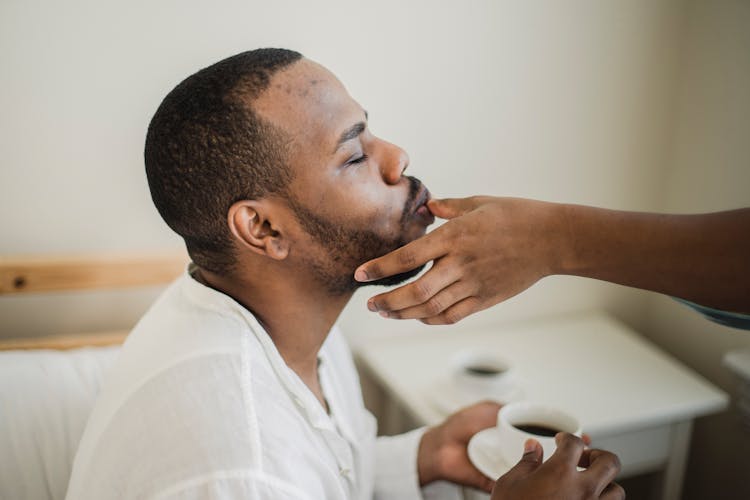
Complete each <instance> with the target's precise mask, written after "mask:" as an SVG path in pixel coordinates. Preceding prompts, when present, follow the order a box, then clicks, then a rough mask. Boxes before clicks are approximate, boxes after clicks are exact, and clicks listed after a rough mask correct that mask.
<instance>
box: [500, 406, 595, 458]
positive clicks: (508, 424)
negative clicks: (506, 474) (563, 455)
mask: <svg viewBox="0 0 750 500" xmlns="http://www.w3.org/2000/svg"><path fill="white" fill-rule="evenodd" d="M497 427H498V435H499V446H500V450H499V451H500V455H501V456H502V458H503V459H504V460H505V462H506V463H509V464H515V463H516V462H518V460H520V458H521V456H523V449H524V444H525V443H526V441H527V440H528V439H535V440H537V441H538V442H539V444H541V445H542V448H543V449H544V460H547V459H548V458H549V457H551V456H552V454H553V453H554V452H555V449H557V444H556V443H555V434H557V432H569V433H570V434H573V435H575V436H578V437H580V436H581V425H580V423H579V422H578V419H576V418H575V417H573V416H572V415H570V414H568V413H566V412H564V411H562V410H558V409H557V408H552V407H550V406H546V405H542V404H538V403H534V402H530V401H519V402H516V403H509V404H507V405H505V406H503V407H502V408H501V409H500V411H499V412H498V413H497ZM519 427H520V428H519ZM542 429H545V430H549V431H551V432H550V433H549V434H548V435H543V434H541V433H540V431H541V430H542ZM550 434H551V435H550Z"/></svg>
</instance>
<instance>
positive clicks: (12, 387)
mask: <svg viewBox="0 0 750 500" xmlns="http://www.w3.org/2000/svg"><path fill="white" fill-rule="evenodd" d="M119 352H120V346H112V347H91V348H82V349H73V350H69V351H49V350H33V351H5V352H0V499H34V500H37V499H39V500H43V499H50V500H62V499H64V498H65V491H66V490H67V487H68V480H69V479H70V472H71V469H72V466H73V459H74V458H75V453H76V449H77V447H78V442H79V441H80V439H81V435H82V434H83V429H84V427H85V426H86V421H87V420H88V416H89V413H90V412H91V409H92V408H93V405H94V400H95V398H96V395H97V394H98V392H99V388H100V386H101V381H102V377H103V374H104V372H105V371H106V370H107V369H109V367H110V366H112V364H113V363H114V361H115V359H116V358H117V356H118V354H119Z"/></svg>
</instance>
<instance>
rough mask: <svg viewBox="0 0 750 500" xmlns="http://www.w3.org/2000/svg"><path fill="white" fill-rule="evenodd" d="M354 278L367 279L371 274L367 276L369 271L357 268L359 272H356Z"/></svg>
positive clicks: (358, 279)
mask: <svg viewBox="0 0 750 500" xmlns="http://www.w3.org/2000/svg"><path fill="white" fill-rule="evenodd" d="M354 279H355V280H357V281H367V280H368V279H370V278H369V276H367V272H365V270H364V269H357V272H356V273H354Z"/></svg>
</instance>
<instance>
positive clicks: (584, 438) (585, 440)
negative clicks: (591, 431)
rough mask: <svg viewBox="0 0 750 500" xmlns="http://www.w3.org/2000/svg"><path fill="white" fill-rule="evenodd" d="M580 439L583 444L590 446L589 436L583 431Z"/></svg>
mask: <svg viewBox="0 0 750 500" xmlns="http://www.w3.org/2000/svg"><path fill="white" fill-rule="evenodd" d="M581 440H582V441H583V444H585V445H586V446H591V436H589V435H588V434H586V433H585V432H584V433H583V434H581Z"/></svg>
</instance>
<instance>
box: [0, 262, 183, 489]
mask: <svg viewBox="0 0 750 500" xmlns="http://www.w3.org/2000/svg"><path fill="white" fill-rule="evenodd" d="M186 264H187V256H185V255H184V254H182V253H176V252H173V253H156V254H153V253H151V254H139V255H68V256H34V257H25V256H21V257H0V300H3V298H4V297H7V296H17V295H19V294H45V293H49V292H63V291H72V290H107V289H114V288H124V287H144V286H163V285H165V284H166V283H169V282H170V281H172V280H173V279H175V278H176V277H177V276H179V275H180V274H181V273H182V272H184V269H185V266H186ZM127 333H128V331H127V330H114V331H102V332H88V333H80V334H66V335H56V334H55V332H50V335H48V336H44V337H35V338H13V337H10V338H8V335H7V334H4V338H2V339H0V453H1V455H0V499H8V500H11V499H12V500H15V499H35V500H36V499H41V500H45V499H50V500H59V499H63V498H64V497H65V492H66V489H67V485H68V479H69V477H70V471H71V468H72V464H73V459H74V457H75V452H76V448H77V446H78V442H79V440H80V438H81V435H82V433H83V429H84V427H85V425H86V420H87V419H88V415H89V413H90V411H91V408H92V406H93V403H94V400H95V398H96V396H97V393H98V391H99V388H100V386H101V383H102V379H103V377H104V376H105V374H106V371H107V369H108V368H109V367H110V366H112V364H113V363H114V362H115V361H116V359H117V355H118V353H119V350H120V344H122V342H123V341H124V340H125V338H126V337H127Z"/></svg>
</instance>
